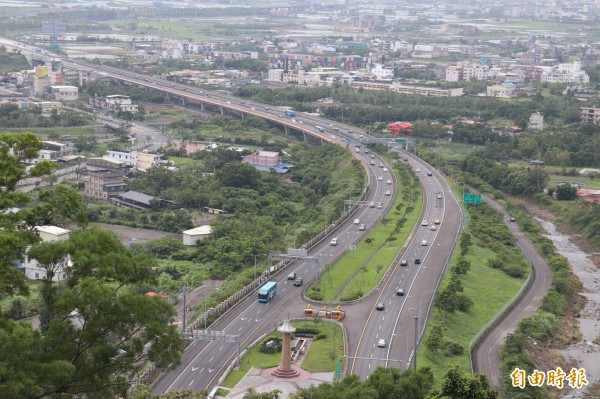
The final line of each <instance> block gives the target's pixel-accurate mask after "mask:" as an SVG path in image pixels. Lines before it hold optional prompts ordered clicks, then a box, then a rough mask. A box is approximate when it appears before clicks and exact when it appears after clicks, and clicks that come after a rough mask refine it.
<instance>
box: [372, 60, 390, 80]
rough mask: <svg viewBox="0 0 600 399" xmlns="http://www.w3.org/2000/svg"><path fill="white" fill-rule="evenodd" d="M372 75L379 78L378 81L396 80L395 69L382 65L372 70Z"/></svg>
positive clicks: (376, 65) (377, 65)
mask: <svg viewBox="0 0 600 399" xmlns="http://www.w3.org/2000/svg"><path fill="white" fill-rule="evenodd" d="M371 73H372V74H373V75H375V77H377V79H393V78H394V68H391V67H386V66H384V65H381V64H375V66H374V67H373V69H371Z"/></svg>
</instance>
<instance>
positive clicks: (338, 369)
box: [335, 361, 341, 381]
mask: <svg viewBox="0 0 600 399" xmlns="http://www.w3.org/2000/svg"><path fill="white" fill-rule="evenodd" d="M340 372H341V364H340V362H339V361H337V362H335V380H336V381H339V380H340Z"/></svg>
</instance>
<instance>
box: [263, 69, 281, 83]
mask: <svg viewBox="0 0 600 399" xmlns="http://www.w3.org/2000/svg"><path fill="white" fill-rule="evenodd" d="M267 80H269V81H271V82H281V81H283V69H269V72H268V75H267Z"/></svg>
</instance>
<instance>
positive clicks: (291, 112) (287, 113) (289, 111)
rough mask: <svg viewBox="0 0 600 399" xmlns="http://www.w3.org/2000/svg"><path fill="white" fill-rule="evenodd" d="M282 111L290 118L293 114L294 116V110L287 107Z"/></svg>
mask: <svg viewBox="0 0 600 399" xmlns="http://www.w3.org/2000/svg"><path fill="white" fill-rule="evenodd" d="M284 113H285V116H289V117H290V118H293V117H294V116H296V111H292V110H291V109H288V110H287V111H285V112H284Z"/></svg>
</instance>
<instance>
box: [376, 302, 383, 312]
mask: <svg viewBox="0 0 600 399" xmlns="http://www.w3.org/2000/svg"><path fill="white" fill-rule="evenodd" d="M376 309H377V310H385V303H383V302H379V303H378V304H377V307H376Z"/></svg>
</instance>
